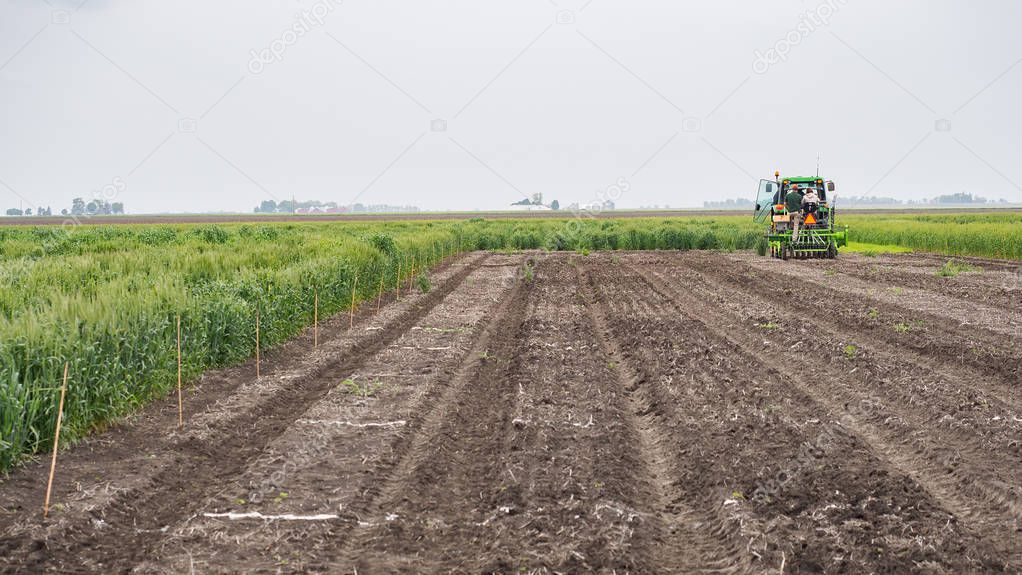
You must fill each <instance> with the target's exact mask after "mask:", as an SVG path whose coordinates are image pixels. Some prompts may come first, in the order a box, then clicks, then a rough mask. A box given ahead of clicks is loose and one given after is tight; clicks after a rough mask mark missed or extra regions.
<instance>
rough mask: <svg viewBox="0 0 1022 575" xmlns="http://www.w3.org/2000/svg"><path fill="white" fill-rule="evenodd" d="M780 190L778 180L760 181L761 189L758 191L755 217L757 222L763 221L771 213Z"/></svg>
mask: <svg viewBox="0 0 1022 575" xmlns="http://www.w3.org/2000/svg"><path fill="white" fill-rule="evenodd" d="M778 191H779V190H778V189H777V182H775V181H773V180H760V181H759V191H758V192H757V193H756V214H755V219H756V221H757V222H759V221H763V219H764V218H766V216H767V214H769V213H770V208H771V207H772V206H773V205H774V201H775V196H776V194H777V192H778Z"/></svg>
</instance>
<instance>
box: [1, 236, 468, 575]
mask: <svg viewBox="0 0 1022 575" xmlns="http://www.w3.org/2000/svg"><path fill="white" fill-rule="evenodd" d="M483 258H485V255H483V256H480V257H477V258H475V259H473V260H471V261H470V262H469V263H468V265H466V266H465V267H464V268H463V269H461V270H459V271H457V272H456V273H455V274H453V275H452V276H451V278H450V279H449V280H448V281H447V282H445V283H444V284H443V285H441V286H440V287H439V288H438V289H434V290H433V291H431V292H430V293H429V294H427V295H426V296H425V297H423V298H421V299H419V300H418V301H416V302H415V303H414V304H413V305H412V306H411V307H410V308H409V309H408V310H407V311H405V312H404V313H402V314H401V315H400V316H399V317H397V318H396V319H395V320H394V321H393V322H391V323H389V324H388V325H386V326H385V327H384V329H382V330H378V331H374V332H373V333H371V334H369V335H368V336H366V337H365V338H364V339H361V340H356V341H354V342H353V343H352V346H351V347H350V348H349V349H348V350H346V353H344V354H342V355H339V356H337V357H336V358H332V359H331V360H330V361H328V362H326V363H325V364H324V365H322V366H320V367H318V369H316V370H315V372H314V373H313V374H311V375H310V376H309V377H308V378H302V379H298V380H294V381H293V382H292V384H293V385H292V386H290V387H287V388H285V389H280V390H279V391H277V392H276V393H273V394H271V395H270V396H269V397H268V398H265V399H264V400H263V401H261V402H260V403H259V404H257V405H255V406H254V407H253V409H251V410H250V411H248V412H245V413H242V414H238V415H233V416H230V417H228V418H225V419H224V420H223V421H221V422H217V423H216V424H215V425H217V429H215V430H214V432H212V433H209V434H205V435H206V438H205V439H203V440H197V439H196V438H195V437H194V436H185V438H184V439H183V440H181V441H179V442H177V443H176V444H175V445H174V446H173V450H174V458H173V460H172V462H170V463H169V464H168V465H167V466H166V467H165V468H163V469H162V470H161V471H160V472H159V473H158V474H157V475H156V476H155V477H153V478H152V479H150V480H147V481H146V484H145V485H141V486H139V487H135V488H131V489H128V490H125V491H124V492H122V493H120V494H118V495H116V496H115V497H114V498H113V500H112V501H111V502H110V503H109V504H107V505H105V506H104V507H103V508H101V509H97V510H88V511H89V512H88V513H87V514H86V515H87V516H86V517H83V518H80V519H78V518H76V519H75V520H74V521H73V522H69V523H68V524H66V525H62V526H61V527H62V529H61V531H60V532H59V533H57V534H50V533H47V534H46V535H45V539H42V540H41V539H40V538H39V536H38V534H36V533H33V532H32V531H31V530H24V531H21V532H20V533H17V534H14V535H12V536H5V537H4V538H3V540H2V541H0V556H2V557H5V558H7V560H9V561H10V562H9V563H8V564H7V565H5V566H4V568H3V569H4V570H5V571H6V570H8V569H11V570H22V569H27V570H31V571H34V572H38V571H43V570H58V571H66V570H69V569H70V570H78V571H80V570H82V569H83V565H91V566H92V568H91V570H97V571H109V570H116V569H117V567H116V566H118V565H119V566H121V567H120V568H121V569H126V568H130V566H132V565H135V564H137V563H138V562H139V560H141V559H142V558H144V557H145V556H146V554H147V552H148V549H149V547H150V546H151V545H153V544H154V543H157V542H158V541H159V539H160V536H161V535H162V530H163V528H164V527H165V526H168V525H171V524H173V523H175V522H177V521H180V520H181V519H184V518H186V517H189V516H191V515H194V513H195V511H196V506H197V505H199V504H201V502H203V501H205V500H206V499H207V498H208V497H209V496H211V495H212V494H213V493H214V492H215V491H216V490H217V489H218V486H219V485H220V484H222V483H223V482H225V481H227V480H228V479H229V478H230V477H232V476H234V475H237V474H238V473H240V472H241V471H242V470H243V469H244V467H245V465H246V464H247V463H248V462H249V461H251V460H252V459H254V458H255V457H257V456H258V454H259V453H260V452H261V451H262V449H263V448H264V447H265V446H266V445H267V444H268V443H269V442H270V441H271V440H272V439H273V438H274V437H276V436H277V435H278V434H279V433H280V432H281V431H283V430H284V429H285V428H286V427H288V426H289V425H290V424H291V423H293V421H294V420H295V419H297V418H298V417H299V416H300V414H301V413H303V412H304V411H306V409H307V408H308V407H309V406H311V405H313V404H314V403H315V402H316V401H318V400H319V399H321V398H322V397H323V396H324V395H325V394H326V393H327V392H328V391H329V390H330V388H332V387H333V386H334V385H336V384H337V382H338V381H339V380H340V379H339V378H338V377H336V374H343V373H350V372H352V371H354V370H356V369H357V368H358V367H359V366H360V365H362V364H363V363H364V362H365V360H366V358H368V357H370V356H372V355H373V354H375V353H376V352H378V351H380V350H381V349H383V348H385V347H386V346H387V345H389V344H390V343H392V342H393V341H394V340H396V339H397V338H399V337H400V336H401V335H402V334H403V333H404V332H405V331H407V330H408V329H409V328H410V327H412V326H413V325H415V323H416V322H418V321H419V320H420V319H421V318H422V317H423V316H425V315H426V314H427V313H428V312H429V311H430V310H431V309H433V308H434V307H435V306H436V305H438V304H439V303H440V302H441V301H443V300H444V298H446V297H447V296H448V295H449V294H450V293H452V292H453V291H454V290H455V289H456V288H457V287H458V286H459V285H461V283H462V282H463V281H464V280H465V278H466V277H468V275H469V274H470V273H471V272H472V271H473V270H474V269H476V268H477V267H478V266H479V265H480V264H481V262H482V260H483ZM142 448H143V449H144V446H142ZM100 527H102V528H100ZM64 561H73V563H70V564H66V563H63V562H64Z"/></svg>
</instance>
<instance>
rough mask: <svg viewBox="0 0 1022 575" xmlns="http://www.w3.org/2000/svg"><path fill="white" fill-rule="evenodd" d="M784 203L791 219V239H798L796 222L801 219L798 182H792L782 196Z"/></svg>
mask: <svg viewBox="0 0 1022 575" xmlns="http://www.w3.org/2000/svg"><path fill="white" fill-rule="evenodd" d="M784 205H785V207H787V208H788V216H789V218H790V219H791V229H792V234H791V241H797V240H798V224H799V221H801V219H802V214H801V211H802V192H801V191H799V189H798V184H792V186H791V189H790V190H789V191H788V195H786V196H784Z"/></svg>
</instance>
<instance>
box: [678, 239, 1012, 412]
mask: <svg viewBox="0 0 1022 575" xmlns="http://www.w3.org/2000/svg"><path fill="white" fill-rule="evenodd" d="M711 259H712V258H711ZM711 259H707V258H706V257H705V256H704V255H695V256H693V257H686V258H681V259H679V260H677V262H678V263H679V264H681V265H683V266H684V267H685V268H686V269H689V270H692V271H694V272H696V273H699V274H702V275H707V276H711V277H717V278H721V279H720V281H723V282H725V283H727V284H728V285H732V286H736V287H739V288H741V289H742V290H743V291H744V292H745V293H747V294H748V295H749V297H753V298H757V299H765V300H768V301H770V302H772V303H777V304H779V305H782V306H784V307H789V308H790V307H792V306H794V305H795V304H797V305H798V306H799V310H796V311H795V312H793V314H797V315H798V316H803V317H811V318H812V321H813V323H815V324H818V325H827V326H830V327H832V328H834V329H835V331H844V332H847V331H853V332H855V333H858V334H862V335H863V337H862V338H860V339H861V340H862V341H878V340H879V341H883V342H885V343H887V344H889V345H890V346H891V347H892V348H893V349H895V350H897V353H898V355H899V357H902V358H904V359H905V360H909V361H912V362H913V363H914V364H916V365H917V366H919V367H920V368H922V369H925V370H933V371H947V372H949V373H953V374H957V375H958V376H959V377H961V378H962V379H967V380H971V381H973V382H974V384H975V386H976V387H977V388H981V389H983V390H984V391H985V392H986V393H988V394H990V395H992V396H993V397H995V398H996V399H997V400H998V401H999V402H1001V403H1002V404H1005V405H1009V406H1011V407H1012V409H1014V410H1015V411H1022V401H1020V400H1019V399H1018V398H1017V391H1018V383H1019V381H1022V349H1020V348H1019V343H1020V341H1022V337H1019V338H1013V337H1011V336H1006V335H1005V334H997V333H993V332H989V331H986V330H984V329H974V327H975V326H963V325H961V324H959V323H958V322H956V321H953V320H950V319H947V318H946V317H943V316H937V315H933V314H932V313H928V312H925V313H924V312H920V311H917V310H911V309H907V308H905V307H903V306H901V305H899V304H897V303H889V302H885V301H881V300H876V299H871V300H866V299H865V298H855V297H853V296H850V295H848V294H845V293H843V292H841V291H839V290H837V289H836V288H833V287H830V286H827V285H819V286H818V287H817V288H814V289H813V290H810V291H809V292H808V293H806V292H797V291H795V290H794V289H793V285H798V284H797V283H794V282H800V281H802V278H800V277H797V276H796V277H790V278H789V279H788V282H784V281H778V278H777V276H776V275H775V274H770V273H769V272H768V271H764V270H761V269H758V268H756V267H753V266H750V265H749V264H747V263H744V262H739V261H734V260H733V259H732V257H730V256H728V261H727V265H723V266H722V265H721V262H720V261H719V260H714V261H711ZM785 275H786V274H785ZM805 281H813V280H812V279H811V278H809V279H806V280H805ZM870 309H875V310H877V318H878V319H871V317H870ZM921 317H923V318H925V320H924V321H923V324H922V325H921V326H919V325H916V324H915V322H916V321H917V320H919V319H920V318H921ZM898 324H901V325H902V329H900V330H898V329H896V328H895V326H896V325H898ZM949 360H951V361H949Z"/></svg>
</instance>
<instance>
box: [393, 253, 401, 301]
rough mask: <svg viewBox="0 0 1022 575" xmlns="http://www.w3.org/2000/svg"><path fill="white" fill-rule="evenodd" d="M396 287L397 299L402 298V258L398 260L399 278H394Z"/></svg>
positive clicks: (395, 297)
mask: <svg viewBox="0 0 1022 575" xmlns="http://www.w3.org/2000/svg"><path fill="white" fill-rule="evenodd" d="M394 289H395V290H396V295H395V296H394V299H395V300H400V299H401V260H397V279H396V280H394Z"/></svg>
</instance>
